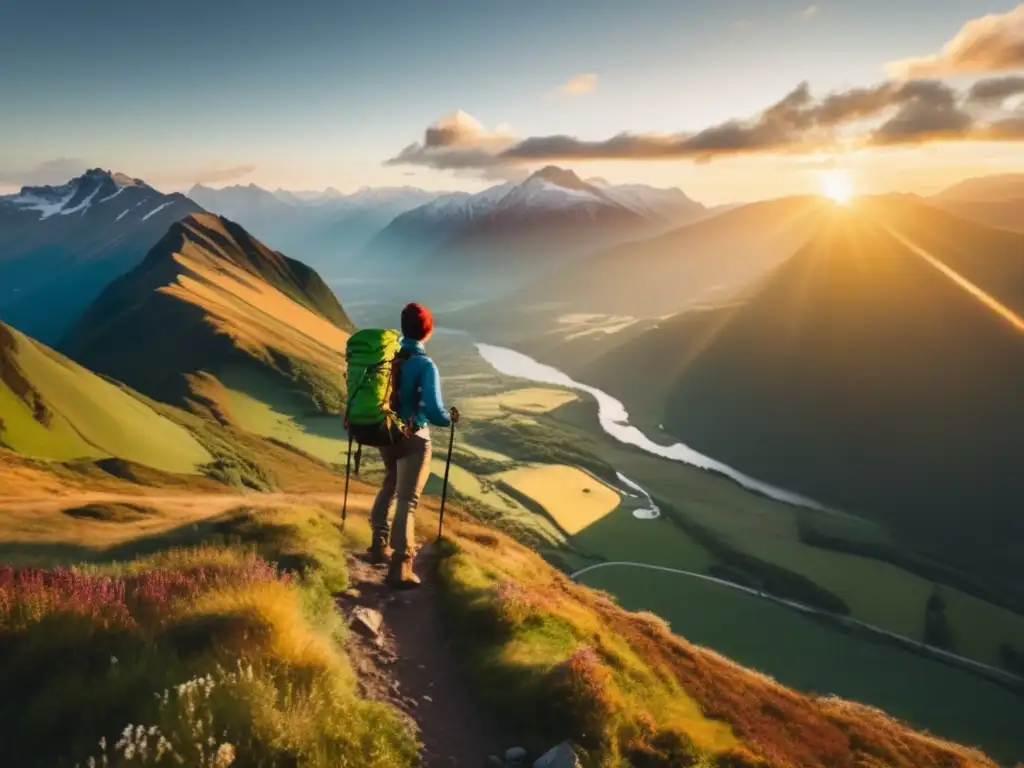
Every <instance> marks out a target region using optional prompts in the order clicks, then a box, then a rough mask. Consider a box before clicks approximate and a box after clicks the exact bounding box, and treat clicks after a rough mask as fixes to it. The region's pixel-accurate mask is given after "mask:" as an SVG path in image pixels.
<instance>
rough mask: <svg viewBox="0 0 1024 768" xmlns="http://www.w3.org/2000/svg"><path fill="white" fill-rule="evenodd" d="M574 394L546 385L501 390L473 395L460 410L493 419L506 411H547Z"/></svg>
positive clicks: (559, 405)
mask: <svg viewBox="0 0 1024 768" xmlns="http://www.w3.org/2000/svg"><path fill="white" fill-rule="evenodd" d="M575 399H576V395H575V394H573V393H572V392H570V391H568V390H565V389H549V388H547V387H526V388H524V389H514V390H512V391H511V392H502V393H501V394H498V395H487V396H485V397H473V398H470V399H469V400H467V401H466V402H465V404H464V405H463V406H461V407H460V410H461V411H463V412H464V413H465V414H466V415H467V416H469V417H471V418H475V419H493V418H496V417H498V416H501V415H502V414H503V413H505V412H507V411H510V410H511V411H519V412H526V413H548V412H550V411H553V410H555V409H556V408H560V407H562V406H563V405H565V404H566V403H571V402H572V401H573V400H575Z"/></svg>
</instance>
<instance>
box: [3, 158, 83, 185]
mask: <svg viewBox="0 0 1024 768" xmlns="http://www.w3.org/2000/svg"><path fill="white" fill-rule="evenodd" d="M88 168H89V165H88V164H87V163H86V162H85V161H84V160H79V159H77V158H71V157H56V158H54V159H52V160H46V161H44V162H42V163H39V165H36V166H34V167H32V168H0V185H3V186H12V187H22V186H25V187H30V186H43V185H55V184H63V183H64V182H66V181H68V180H69V179H73V178H74V177H75V176H81V175H82V174H83V173H85V171H86V170H87V169H88Z"/></svg>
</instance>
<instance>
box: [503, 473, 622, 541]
mask: <svg viewBox="0 0 1024 768" xmlns="http://www.w3.org/2000/svg"><path fill="white" fill-rule="evenodd" d="M496 477H497V478H498V479H499V480H501V481H503V482H504V483H505V484H506V485H508V486H509V487H511V488H513V489H514V490H516V491H519V493H522V494H523V495H525V496H529V497H530V498H531V499H533V500H534V501H536V502H537V503H538V504H540V505H541V506H542V507H544V509H546V510H547V512H548V514H550V515H551V517H552V518H554V520H555V522H557V523H558V525H559V527H561V528H562V529H563V530H564V531H565V532H566V533H568V534H570V535H575V534H577V533H579V532H580V531H582V530H583V529H585V528H588V527H589V526H591V525H593V524H594V523H596V522H597V521H598V520H600V519H601V518H603V517H604V516H605V515H608V514H611V513H612V512H613V511H614V510H615V509H616V508H618V506H619V504H620V503H621V502H622V499H621V497H620V496H619V494H618V492H616V491H615V490H613V489H612V488H609V487H608V486H607V485H605V484H604V483H602V482H601V481H600V480H596V479H595V478H593V477H591V476H590V475H588V474H587V473H586V472H584V471H583V470H581V469H577V468H576V467H569V466H566V465H564V464H549V465H544V466H536V467H524V468H522V469H514V470H511V471H509V472H502V473H501V474H499V475H496Z"/></svg>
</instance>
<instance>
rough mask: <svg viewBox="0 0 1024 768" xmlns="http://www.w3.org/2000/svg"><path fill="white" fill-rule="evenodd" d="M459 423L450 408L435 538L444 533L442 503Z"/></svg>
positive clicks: (445, 498)
mask: <svg viewBox="0 0 1024 768" xmlns="http://www.w3.org/2000/svg"><path fill="white" fill-rule="evenodd" d="M458 421H459V412H458V410H456V409H455V408H452V427H451V431H450V432H449V433H448V458H447V459H446V460H445V463H444V484H443V485H442V486H441V514H440V515H439V516H438V520H437V538H438V539H440V538H441V533H442V531H444V503H445V501H446V500H447V499H448V471H449V470H450V469H451V468H452V446H454V445H455V425H456V423H457V422H458Z"/></svg>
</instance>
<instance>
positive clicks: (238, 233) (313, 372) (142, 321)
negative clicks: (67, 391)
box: [63, 215, 351, 411]
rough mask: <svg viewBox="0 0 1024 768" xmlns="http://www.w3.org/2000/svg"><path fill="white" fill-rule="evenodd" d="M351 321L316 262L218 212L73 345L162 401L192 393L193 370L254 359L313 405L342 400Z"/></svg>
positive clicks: (121, 290)
mask: <svg viewBox="0 0 1024 768" xmlns="http://www.w3.org/2000/svg"><path fill="white" fill-rule="evenodd" d="M350 329H351V323H350V322H349V320H348V317H347V316H346V315H345V313H344V311H343V310H342V308H341V306H340V305H339V304H338V302H337V299H335V297H334V295H333V294H332V293H331V292H330V289H329V288H328V287H327V286H326V284H325V283H324V282H323V281H322V280H321V279H320V278H319V276H318V275H317V274H316V273H315V272H313V271H312V270H311V269H309V268H308V267H306V266H305V265H303V264H300V263H299V262H296V261H293V260H291V259H288V258H287V257H285V256H282V255H281V254H279V253H277V252H275V251H271V250H270V249H268V248H266V247H265V246H263V245H262V244H261V243H259V242H258V241H256V240H255V239H253V238H252V237H251V236H249V235H248V233H246V232H245V231H244V230H242V229H241V228H240V227H238V226H237V225H235V224H233V223H232V222H229V221H227V220H225V219H221V218H218V217H216V216H212V215H196V216H191V217H189V218H187V219H185V220H183V221H182V222H179V223H178V224H176V225H175V226H174V227H172V228H171V230H170V231H169V232H168V233H167V235H166V236H165V237H164V238H163V239H162V240H161V241H160V242H159V243H158V244H157V245H156V246H155V247H154V248H153V250H152V251H150V253H149V254H148V255H147V257H146V260H145V261H144V262H143V263H142V264H141V265H140V266H139V267H137V268H136V269H134V270H132V271H131V272H129V273H128V274H127V275H124V276H123V277H122V278H120V279H118V280H117V281H115V282H114V283H112V284H111V285H110V286H109V287H108V288H107V290H106V291H104V293H103V294H102V295H101V296H100V297H99V298H98V299H97V300H96V302H95V303H94V304H93V305H92V306H91V307H90V309H89V311H88V312H87V313H86V314H85V316H84V317H83V318H82V320H81V321H80V323H79V324H78V326H77V327H76V329H75V330H74V331H73V332H72V334H71V335H70V336H69V337H68V338H67V339H66V340H65V342H64V344H63V347H64V348H65V349H66V350H67V351H68V353H69V354H71V355H72V356H73V357H75V359H77V360H79V361H81V362H82V363H83V364H85V365H87V366H88V367H89V368H91V369H93V370H97V371H100V372H102V373H105V374H108V375H110V376H112V377H113V378H116V379H118V380H119V381H124V382H125V383H127V384H129V385H131V386H133V387H135V388H136V389H138V390H139V391H141V392H145V393H146V394H148V395H151V396H153V397H157V398H158V399H161V400H165V401H169V402H178V403H183V402H186V401H187V400H188V398H189V397H190V396H191V395H192V394H193V392H192V390H191V387H190V382H189V380H188V379H187V378H186V377H185V374H192V373H195V372H200V371H202V372H206V373H208V374H210V373H212V374H215V373H217V372H218V371H219V370H220V369H221V368H223V367H224V366H226V365H231V364H236V365H237V364H252V363H253V362H255V363H256V364H259V365H261V366H263V367H265V368H266V369H267V370H268V371H270V372H272V373H273V374H274V375H275V376H276V377H277V378H278V379H279V380H280V383H281V386H282V387H284V388H286V389H296V390H298V391H299V392H301V393H302V394H303V395H304V396H305V397H306V399H307V400H308V401H309V403H310V409H311V410H313V409H318V410H321V411H324V410H335V411H336V410H337V409H338V408H339V407H340V405H341V403H342V401H343V395H342V389H341V384H340V379H341V377H342V372H343V370H344V346H345V342H346V340H347V338H348V331H349V330H350Z"/></svg>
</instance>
